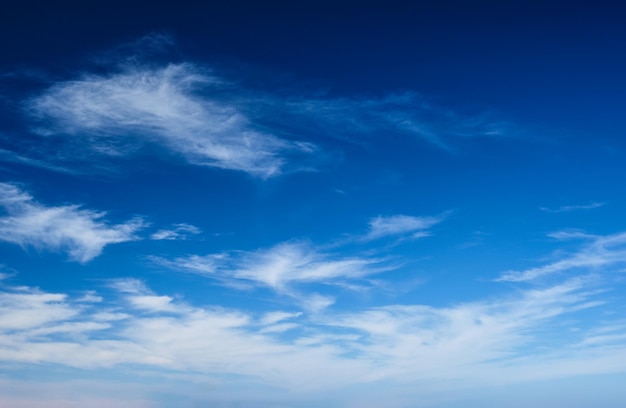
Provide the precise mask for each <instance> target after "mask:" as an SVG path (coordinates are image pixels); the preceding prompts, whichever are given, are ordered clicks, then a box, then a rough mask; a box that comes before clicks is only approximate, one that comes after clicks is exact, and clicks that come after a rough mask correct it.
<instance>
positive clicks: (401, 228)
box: [363, 214, 443, 241]
mask: <svg viewBox="0 0 626 408" xmlns="http://www.w3.org/2000/svg"><path fill="white" fill-rule="evenodd" d="M442 220H443V217H415V216H411V215H403V214H399V215H392V216H388V217H383V216H378V217H376V218H372V219H371V220H370V222H369V225H370V230H369V232H368V233H367V235H365V236H364V237H363V240H366V241H371V240H375V239H379V238H383V237H388V236H399V235H406V234H412V236H413V237H415V238H420V237H423V236H427V235H429V232H428V229H430V228H431V227H432V226H434V225H436V224H438V223H440V222H441V221H442Z"/></svg>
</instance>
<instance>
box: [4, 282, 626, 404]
mask: <svg viewBox="0 0 626 408" xmlns="http://www.w3.org/2000/svg"><path fill="white" fill-rule="evenodd" d="M113 287H114V288H116V289H118V294H119V296H121V299H122V300H124V302H122V304H120V305H119V306H118V307H117V312H115V313H112V312H107V310H106V309H102V308H99V307H98V305H97V304H93V305H91V306H89V307H86V306H85V304H84V302H80V299H79V298H77V299H74V298H71V297H70V296H68V295H66V294H55V293H45V292H40V291H37V290H34V289H26V290H24V289H22V290H19V291H11V288H4V289H3V291H2V292H0V305H1V307H2V310H1V312H2V313H0V315H1V316H5V319H9V317H10V316H17V317H16V318H14V319H10V320H11V321H5V322H3V323H2V324H0V361H4V362H20V363H29V362H37V363H48V364H60V365H66V366H70V367H78V368H83V369H96V368H104V367H111V368H114V367H119V368H120V370H124V372H125V373H126V375H132V372H133V371H134V370H141V371H149V372H151V373H152V374H153V375H156V376H159V375H162V376H170V375H172V373H173V372H180V373H181V374H182V373H189V372H192V373H195V374H194V375H198V376H199V378H203V379H204V380H205V381H206V380H211V381H215V384H214V385H213V386H212V389H214V390H219V389H220V388H221V387H223V386H224V384H225V383H223V382H221V381H220V379H223V378H227V379H228V380H227V383H228V384H239V383H238V381H241V382H242V383H241V384H243V383H244V382H245V383H248V382H252V383H257V384H263V385H266V386H272V387H278V388H279V389H283V390H290V391H291V392H292V393H294V394H297V393H299V392H308V391H317V392H332V391H333V390H336V389H338V388H342V389H345V387H349V386H351V385H355V384H369V385H368V386H370V385H371V386H380V384H387V385H389V384H406V383H410V384H422V382H423V381H434V380H440V381H449V383H447V384H448V390H449V389H450V388H449V387H452V389H454V387H463V384H467V383H472V384H476V383H481V382H482V383H483V384H489V385H493V384H499V383H509V382H519V381H526V380H529V379H533V378H535V379H536V378H538V377H539V378H562V377H564V376H568V375H572V374H585V373H587V374H594V373H610V372H615V371H621V372H624V371H625V370H626V368H625V367H624V365H623V363H622V362H623V361H624V360H623V358H622V357H626V341H625V340H626V332H625V331H624V325H623V324H620V322H619V321H617V322H611V321H606V320H605V321H604V322H599V321H598V322H597V324H595V325H594V327H592V328H589V329H582V330H579V331H578V332H572V331H568V335H566V336H563V335H562V334H563V332H564V330H565V331H567V328H568V324H569V327H571V326H575V325H576V319H575V317H576V313H577V312H580V311H584V313H585V314H589V313H590V312H591V311H592V310H593V308H594V307H597V306H598V305H600V304H602V303H601V302H599V301H598V298H599V297H598V295H599V292H598V290H596V289H591V288H593V282H591V281H589V280H585V279H581V278H579V279H571V280H567V281H565V282H562V283H560V284H557V285H553V286H548V287H545V288H542V289H534V290H526V291H520V292H518V293H517V294H515V295H505V296H501V297H499V298H494V299H491V300H489V301H476V302H468V303H461V304H456V305H449V306H439V307H435V306H428V305H419V304H405V305H387V306H382V307H375V308H367V309H362V310H354V311H350V312H340V313H332V312H330V311H328V312H326V313H324V314H322V315H315V314H313V315H306V314H301V313H293V312H284V311H270V312H266V313H265V314H263V315H261V316H260V317H259V318H255V315H254V314H252V313H249V312H245V311H240V310H233V309H224V308H220V307H213V306H203V307H196V306H191V305H189V304H186V303H183V302H181V301H180V300H175V299H174V298H173V297H171V296H168V295H164V294H155V293H153V292H151V291H150V289H149V288H147V287H146V286H145V285H144V284H143V283H142V282H140V281H136V280H120V281H116V282H115V283H114V284H113ZM139 299H140V301H138V300H139ZM104 303H106V304H109V303H111V300H110V299H107V300H105V301H104ZM25 311H27V312H26V313H25ZM145 311H148V312H149V313H144V312H145ZM172 311H175V313H172ZM568 322H569V323H568ZM555 323H558V324H556V325H555ZM622 323H623V322H622ZM284 333H288V335H283V334H284ZM537 369H540V371H539V372H537V371H535V370H537ZM224 376H225V377H224ZM378 381H381V382H382V383H378ZM376 384H378V385H376ZM231 398H232V395H231Z"/></svg>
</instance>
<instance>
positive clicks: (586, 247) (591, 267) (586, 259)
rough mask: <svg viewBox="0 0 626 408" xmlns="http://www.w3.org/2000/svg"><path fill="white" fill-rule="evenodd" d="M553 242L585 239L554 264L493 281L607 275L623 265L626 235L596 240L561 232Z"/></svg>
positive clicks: (577, 234)
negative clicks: (570, 275)
mask: <svg viewBox="0 0 626 408" xmlns="http://www.w3.org/2000/svg"><path fill="white" fill-rule="evenodd" d="M550 236H551V237H553V238H556V239H560V240H562V239H573V238H577V239H585V240H586V241H587V242H585V243H584V244H583V245H582V247H581V248H580V249H579V250H578V251H576V252H574V253H573V254H569V255H566V256H561V259H558V260H556V261H554V262H551V263H548V264H546V265H541V266H538V267H534V268H529V269H526V270H522V271H507V272H504V273H503V274H502V275H500V277H498V278H497V279H496V280H497V281H500V282H528V281H533V280H536V279H539V278H542V277H544V276H548V275H554V274H578V273H580V272H581V271H583V272H595V271H598V272H600V271H607V270H610V269H612V268H619V267H623V266H624V265H625V264H626V234H625V233H618V234H613V235H605V236H595V235H589V234H583V233H580V232H568V231H562V232H557V233H553V234H550Z"/></svg>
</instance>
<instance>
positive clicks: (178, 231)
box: [150, 223, 202, 241]
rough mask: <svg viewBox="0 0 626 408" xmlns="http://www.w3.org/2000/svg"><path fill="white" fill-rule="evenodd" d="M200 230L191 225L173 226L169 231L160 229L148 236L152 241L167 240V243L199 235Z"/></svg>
mask: <svg viewBox="0 0 626 408" xmlns="http://www.w3.org/2000/svg"><path fill="white" fill-rule="evenodd" d="M201 232H202V230H201V229H200V228H198V227H196V226H194V225H191V224H185V223H181V224H174V225H173V226H172V228H169V229H160V230H158V231H156V232H154V233H153V234H152V235H150V239H154V240H157V241H159V240H168V241H177V240H186V239H187V238H188V237H189V236H190V235H197V234H200V233H201Z"/></svg>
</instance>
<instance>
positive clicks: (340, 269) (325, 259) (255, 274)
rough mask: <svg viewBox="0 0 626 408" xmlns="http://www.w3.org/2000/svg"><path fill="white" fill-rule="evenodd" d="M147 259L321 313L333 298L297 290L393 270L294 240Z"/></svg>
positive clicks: (382, 262) (368, 259)
mask: <svg viewBox="0 0 626 408" xmlns="http://www.w3.org/2000/svg"><path fill="white" fill-rule="evenodd" d="M150 259H151V260H152V261H154V262H155V263H157V264H158V265H161V266H165V267H167V268H170V269H173V270H177V271H181V272H190V273H197V274H200V275H202V276H206V277H208V278H211V279H214V280H216V281H217V282H221V283H222V284H224V285H227V286H230V287H234V288H242V289H249V288H251V287H267V288H270V289H272V290H274V291H276V292H278V293H280V294H284V295H288V296H291V297H294V298H296V299H297V300H298V302H299V303H300V305H301V306H302V307H304V308H305V309H308V310H312V311H320V310H322V309H324V308H325V307H327V306H329V305H331V304H332V303H334V299H333V298H332V297H330V296H325V295H321V294H318V293H309V294H302V293H300V292H299V291H298V290H297V287H298V286H299V285H303V284H307V283H321V284H327V285H341V284H342V283H344V282H348V281H351V280H355V279H360V278H363V277H365V276H368V275H371V274H375V273H380V272H384V271H389V270H392V269H394V268H395V266H393V265H390V264H389V263H388V262H385V261H386V260H385V259H382V258H373V257H341V256H337V255H333V254H326V253H321V252H319V251H318V250H317V249H316V248H315V247H314V246H313V245H311V244H310V243H306V242H297V241H293V242H284V243H281V244H278V245H275V246H273V247H271V248H268V249H261V250H258V251H252V252H244V251H235V252H230V253H220V254H210V255H206V256H199V255H190V256H185V257H179V258H175V259H171V260H170V259H165V258H162V257H151V258H150Z"/></svg>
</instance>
